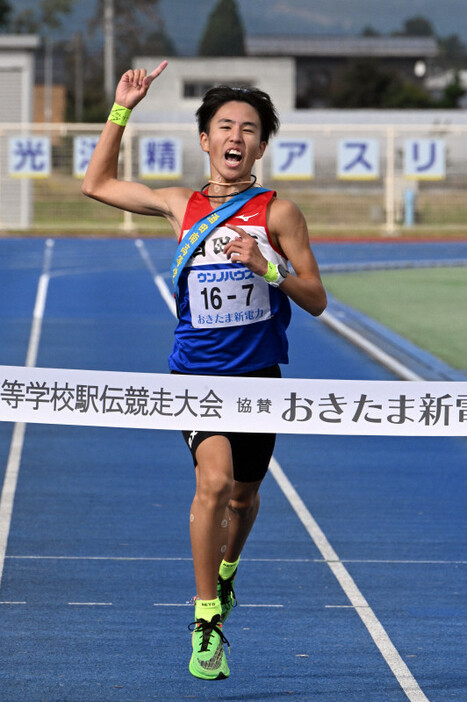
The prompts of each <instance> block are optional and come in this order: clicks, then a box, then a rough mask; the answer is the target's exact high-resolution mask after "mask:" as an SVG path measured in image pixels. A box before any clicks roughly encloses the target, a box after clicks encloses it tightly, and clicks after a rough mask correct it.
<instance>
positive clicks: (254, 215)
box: [235, 212, 259, 222]
mask: <svg viewBox="0 0 467 702" xmlns="http://www.w3.org/2000/svg"><path fill="white" fill-rule="evenodd" d="M258 215H259V212H255V214H252V215H236V217H235V219H243V221H244V222H248V220H249V219H252V218H253V217H257V216H258Z"/></svg>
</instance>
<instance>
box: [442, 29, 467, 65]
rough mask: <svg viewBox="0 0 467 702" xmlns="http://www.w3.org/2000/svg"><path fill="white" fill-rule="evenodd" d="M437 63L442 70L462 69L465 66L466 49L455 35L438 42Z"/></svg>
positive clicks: (466, 61)
mask: <svg viewBox="0 0 467 702" xmlns="http://www.w3.org/2000/svg"><path fill="white" fill-rule="evenodd" d="M438 43H439V63H440V64H441V66H442V67H443V68H455V69H462V68H464V66H465V65H466V64H467V47H466V46H465V44H464V43H463V42H462V40H461V39H459V37H458V35H457V34H450V35H449V36H448V37H444V38H442V39H439V40H438Z"/></svg>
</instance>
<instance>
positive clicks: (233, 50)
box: [199, 0, 245, 56]
mask: <svg viewBox="0 0 467 702" xmlns="http://www.w3.org/2000/svg"><path fill="white" fill-rule="evenodd" d="M244 35H245V33H244V29H243V23H242V20H241V17H240V14H239V11H238V8H237V3H236V2H235V0H219V1H218V3H217V5H216V6H215V7H214V9H213V11H212V12H211V14H210V15H209V18H208V22H207V24H206V27H205V29H204V32H203V34H202V37H201V40H200V43H199V55H200V56H244V55H245V39H244Z"/></svg>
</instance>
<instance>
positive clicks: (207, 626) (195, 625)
mask: <svg viewBox="0 0 467 702" xmlns="http://www.w3.org/2000/svg"><path fill="white" fill-rule="evenodd" d="M188 629H189V631H202V632H203V639H202V641H201V646H200V649H199V653H201V652H203V651H207V650H208V649H209V646H210V645H211V637H212V635H213V634H214V632H215V633H216V634H218V635H219V637H220V639H221V641H222V643H223V644H226V645H227V648H228V649H229V653H230V644H229V641H228V639H227V638H226V637H225V636H224V632H223V631H222V624H221V621H220V615H219V614H215V615H214V616H213V618H212V619H211V621H210V622H208V621H207V620H206V619H202V618H200V619H196V620H195V621H194V622H191V624H188Z"/></svg>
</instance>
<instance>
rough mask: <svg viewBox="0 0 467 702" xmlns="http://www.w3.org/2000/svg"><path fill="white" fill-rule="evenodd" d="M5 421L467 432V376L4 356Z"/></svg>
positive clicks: (0, 406)
mask: <svg viewBox="0 0 467 702" xmlns="http://www.w3.org/2000/svg"><path fill="white" fill-rule="evenodd" d="M0 421H4V422H22V423H39V424H67V425H77V426H99V427H118V428H120V429H124V428H129V429H130V428H132V429H171V430H180V429H187V430H193V431H200V430H206V431H213V430H214V431H218V430H221V431H238V432H253V433H257V432H274V433H279V434H336V435H338V434H355V435H369V436H370V435H374V436H426V437H429V436H467V382H463V381H462V382H448V381H446V382H438V381H436V382H431V381H404V380H394V381H369V380H309V379H304V378H281V379H276V378H244V377H222V376H220V377H217V376H199V375H169V374H157V373H154V374H153V373H122V372H110V371H88V370H67V369H52V368H31V367H24V366H0Z"/></svg>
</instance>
